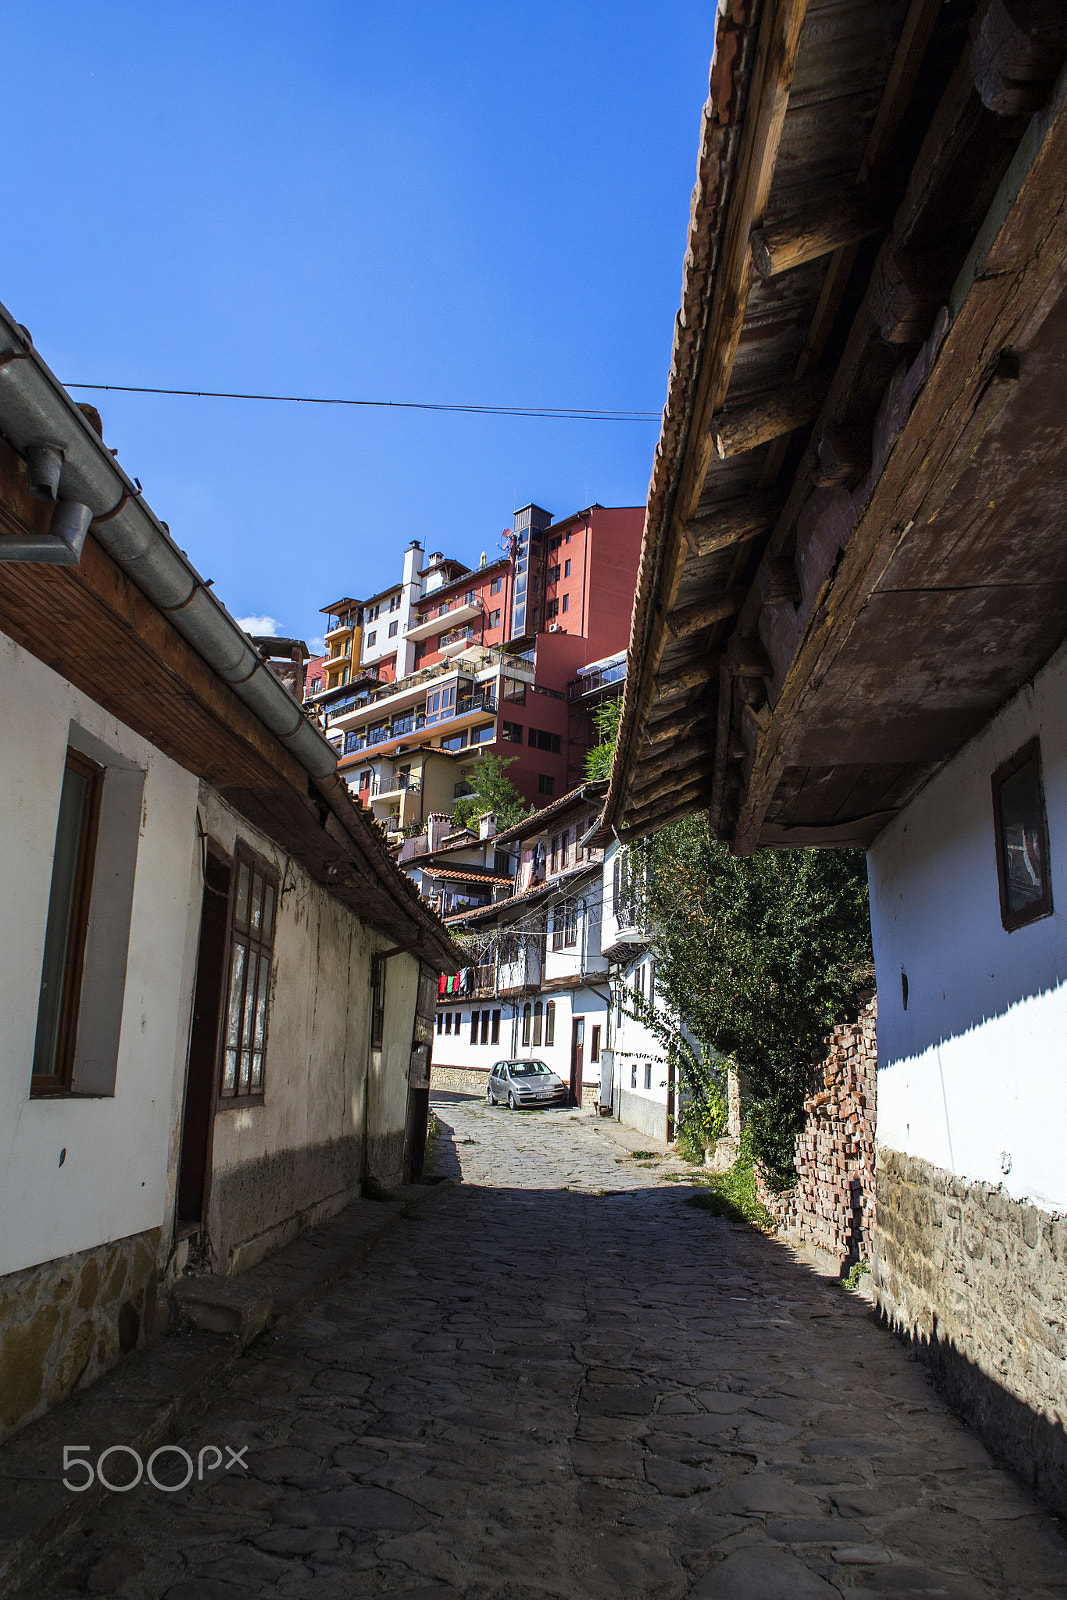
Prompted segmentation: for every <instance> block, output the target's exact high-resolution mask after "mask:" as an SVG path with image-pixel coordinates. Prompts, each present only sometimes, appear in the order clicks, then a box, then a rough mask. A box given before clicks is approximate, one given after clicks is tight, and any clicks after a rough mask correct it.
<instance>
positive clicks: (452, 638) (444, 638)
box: [437, 628, 475, 650]
mask: <svg viewBox="0 0 1067 1600" xmlns="http://www.w3.org/2000/svg"><path fill="white" fill-rule="evenodd" d="M474 637H475V634H474V629H473V628H453V629H452V632H451V633H443V634H442V635H441V637H440V639H439V640H438V643H437V648H438V649H439V650H448V649H450V648H451V646H452V645H454V644H468V643H470V642H471V641H472V640H473V639H474Z"/></svg>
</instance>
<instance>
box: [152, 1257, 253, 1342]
mask: <svg viewBox="0 0 1067 1600" xmlns="http://www.w3.org/2000/svg"><path fill="white" fill-rule="evenodd" d="M171 1297H172V1299H173V1301H174V1303H175V1305H176V1306H177V1307H178V1308H179V1310H180V1312H181V1313H182V1314H183V1315H184V1316H185V1317H187V1318H188V1320H189V1321H190V1322H191V1323H192V1325H193V1327H194V1328H199V1329H200V1330H201V1332H202V1333H225V1334H229V1335H230V1336H231V1337H233V1338H235V1339H239V1340H240V1342H241V1348H242V1349H244V1348H245V1347H246V1346H247V1345H249V1344H251V1342H252V1340H253V1339H255V1338H257V1337H258V1335H259V1334H261V1333H262V1332H263V1330H264V1328H266V1327H267V1326H268V1325H269V1323H270V1321H271V1318H272V1316H273V1313H274V1299H273V1296H272V1295H269V1294H265V1293H264V1292H263V1290H262V1288H260V1287H257V1285H256V1284H255V1283H249V1282H246V1281H244V1280H243V1279H241V1278H216V1277H213V1276H212V1275H211V1274H209V1273H198V1274H196V1275H194V1276H190V1277H188V1278H181V1279H179V1280H178V1282H177V1283H176V1284H175V1285H174V1288H173V1290H172V1291H171Z"/></svg>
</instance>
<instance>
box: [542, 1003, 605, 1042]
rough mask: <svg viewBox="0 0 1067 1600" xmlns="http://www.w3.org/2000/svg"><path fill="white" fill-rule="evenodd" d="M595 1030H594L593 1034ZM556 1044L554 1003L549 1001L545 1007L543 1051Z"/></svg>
mask: <svg viewBox="0 0 1067 1600" xmlns="http://www.w3.org/2000/svg"><path fill="white" fill-rule="evenodd" d="M596 1031H597V1030H596V1029H594V1032H596ZM555 1042H556V1002H555V1001H554V1000H550V1001H549V1002H548V1004H547V1005H546V1006H545V1049H546V1050H547V1049H548V1047H549V1045H553V1044H555Z"/></svg>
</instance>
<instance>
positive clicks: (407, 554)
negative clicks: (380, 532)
mask: <svg viewBox="0 0 1067 1600" xmlns="http://www.w3.org/2000/svg"><path fill="white" fill-rule="evenodd" d="M421 555H422V545H421V544H420V543H419V541H418V540H417V539H412V541H411V543H410V544H409V545H408V547H407V549H406V550H405V551H404V587H405V588H407V586H408V585H409V584H417V583H418V580H419V577H420V576H421V573H420V568H419V557H420V556H421Z"/></svg>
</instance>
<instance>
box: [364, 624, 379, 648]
mask: <svg viewBox="0 0 1067 1600" xmlns="http://www.w3.org/2000/svg"><path fill="white" fill-rule="evenodd" d="M377 637H378V632H377V629H375V630H374V631H373V632H372V633H368V635H367V649H368V650H373V649H374V641H375V640H376V639H377Z"/></svg>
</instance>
